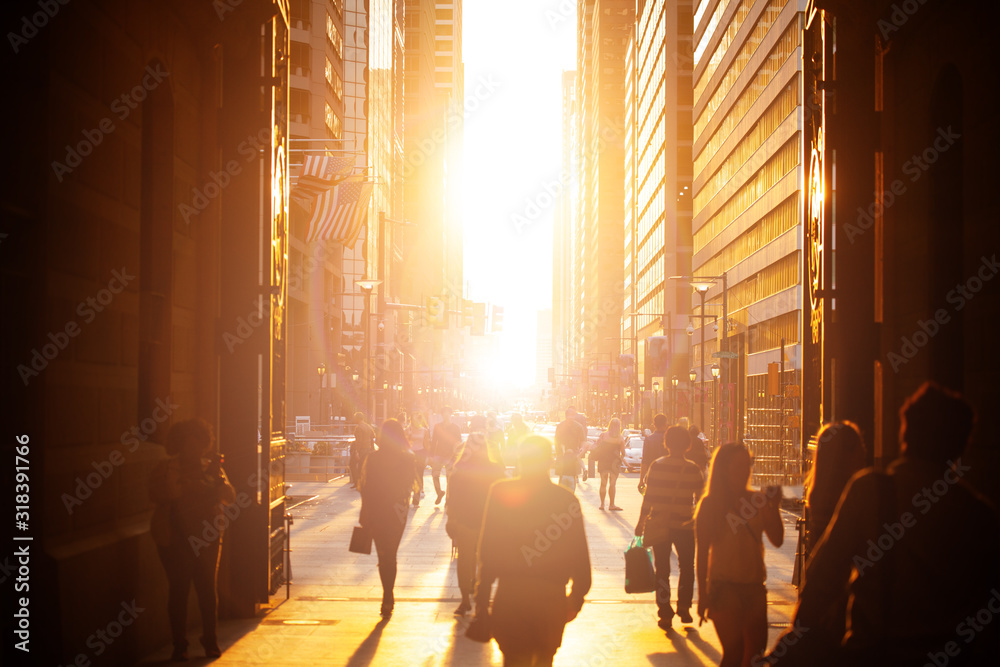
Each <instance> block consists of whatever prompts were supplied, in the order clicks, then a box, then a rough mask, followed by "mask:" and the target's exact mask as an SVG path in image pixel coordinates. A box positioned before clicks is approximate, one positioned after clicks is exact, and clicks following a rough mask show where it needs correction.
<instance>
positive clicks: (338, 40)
mask: <svg viewBox="0 0 1000 667" xmlns="http://www.w3.org/2000/svg"><path fill="white" fill-rule="evenodd" d="M326 38H327V40H328V41H329V42H330V45H331V46H332V47H333V52H334V53H336V54H337V57H338V58H340V59H341V60H343V59H344V38H343V36H341V34H340V28H338V27H337V24H336V23H334V21H333V17H332V16H330V15H329V14H327V15H326Z"/></svg>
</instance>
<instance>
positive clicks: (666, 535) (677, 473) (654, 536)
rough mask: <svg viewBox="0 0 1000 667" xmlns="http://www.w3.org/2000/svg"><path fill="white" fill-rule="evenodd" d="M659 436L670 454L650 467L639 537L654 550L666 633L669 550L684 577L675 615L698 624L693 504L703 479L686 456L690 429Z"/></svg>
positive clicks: (637, 527) (668, 621) (669, 610)
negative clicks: (694, 605) (693, 607)
mask: <svg viewBox="0 0 1000 667" xmlns="http://www.w3.org/2000/svg"><path fill="white" fill-rule="evenodd" d="M657 417H663V421H662V423H663V425H664V426H666V423H667V418H666V416H665V415H657ZM654 423H656V420H655V419H654ZM657 426H658V427H659V424H657ZM660 432H661V433H662V434H663V435H664V436H665V437H664V443H665V451H666V452H667V453H666V455H665V456H661V457H659V458H657V459H656V460H654V461H652V462H651V463H650V466H649V470H648V472H647V474H646V477H645V482H646V492H645V494H644V495H643V497H642V508H641V509H640V510H639V521H638V522H637V523H636V524H635V534H636V535H642V536H643V541H642V544H643V546H647V547H653V564H654V566H655V568H656V611H657V615H658V617H659V623H658V625H659V626H660V628H661V629H663V630H669V629H670V625H671V622H672V621H673V618H674V613H675V610H674V609H673V608H672V607H671V606H670V551H671V548H673V549H676V550H677V570H678V572H679V575H680V581H678V585H677V608H676V614H677V616H678V617H680V619H681V622H682V623H691V622H692V621H693V620H694V619H693V618H692V617H691V603H692V601H693V600H694V506H695V503H696V502H697V501H698V498H700V497H701V492H702V488H703V487H704V486H705V477H704V475H702V474H701V469H699V468H698V466H696V465H695V464H694V463H692V462H691V461H689V460H687V459H686V458H684V452H685V451H686V450H687V447H688V445H689V444H690V440H689V438H688V433H687V431H685V430H684V429H683V428H681V427H680V426H671V427H670V428H669V429H666V430H665V431H660ZM654 435H655V433H654ZM651 437H652V436H651ZM645 462H646V461H645V455H643V463H645Z"/></svg>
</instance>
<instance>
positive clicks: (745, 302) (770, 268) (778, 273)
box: [707, 250, 802, 326]
mask: <svg viewBox="0 0 1000 667" xmlns="http://www.w3.org/2000/svg"><path fill="white" fill-rule="evenodd" d="M801 272H802V255H801V253H800V252H799V251H798V250H796V251H795V252H793V253H790V254H788V255H785V256H784V257H782V258H781V259H779V260H778V261H777V262H774V263H773V264H768V265H767V266H765V267H764V268H763V269H761V270H760V271H758V272H757V273H755V274H753V275H752V276H750V277H749V278H747V279H746V280H741V281H740V282H738V283H737V284H735V285H732V286H730V287H729V290H728V292H727V293H726V298H727V299H728V300H729V304H728V305H729V316H730V317H731V318H732V319H733V320H735V321H736V322H737V323H738V324H742V325H743V326H750V325H751V324H753V323H752V322H750V321H749V319H750V317H749V310H748V309H749V308H750V306H752V305H753V304H755V303H758V302H760V301H763V300H764V299H767V298H768V297H771V296H774V295H775V294H778V293H779V292H783V291H784V290H786V289H789V288H791V287H795V286H796V285H798V284H799V276H800V275H801ZM707 305H709V306H712V307H715V311H716V312H722V294H721V292H720V293H719V294H717V295H716V296H714V297H712V298H711V299H709V300H708V302H707Z"/></svg>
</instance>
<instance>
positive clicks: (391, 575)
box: [360, 419, 416, 617]
mask: <svg viewBox="0 0 1000 667" xmlns="http://www.w3.org/2000/svg"><path fill="white" fill-rule="evenodd" d="M415 479H416V474H415V463H414V457H413V452H411V451H410V446H409V443H408V442H407V441H406V432H405V431H404V430H403V426H402V425H401V424H400V423H399V422H398V421H396V420H395V419H387V420H386V421H385V422H383V423H382V428H381V429H379V434H378V450H376V451H374V452H372V453H371V454H370V455H368V457H367V458H365V461H364V465H363V467H362V471H361V517H360V523H361V526H362V527H363V528H367V529H368V530H369V531H370V532H371V534H372V539H373V541H374V542H375V551H376V553H377V554H378V574H379V578H380V579H381V581H382V608H381V610H380V612H379V613H380V614H381V615H382V616H383V617H388V616H391V615H392V610H393V607H394V606H395V602H396V599H395V596H394V595H393V588H394V586H395V584H396V552H397V550H398V549H399V543H400V541H401V540H402V539H403V530H404V528H406V517H407V515H408V514H409V512H407V511H406V510H407V509H408V508H409V504H410V494H411V493H412V492H413V485H414V482H415Z"/></svg>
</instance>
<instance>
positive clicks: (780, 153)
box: [693, 132, 802, 253]
mask: <svg viewBox="0 0 1000 667" xmlns="http://www.w3.org/2000/svg"><path fill="white" fill-rule="evenodd" d="M799 135H800V133H799V132H796V133H795V134H794V135H793V136H792V138H791V139H789V140H788V141H786V142H785V144H784V145H783V146H782V147H781V148H779V149H778V150H777V151H775V153H774V155H773V156H772V157H771V159H769V160H768V161H767V163H766V164H765V165H764V166H763V167H761V168H760V170H759V171H757V173H755V174H754V175H753V176H751V177H750V178H748V179H747V182H746V183H744V184H743V187H741V188H740V189H739V190H737V192H736V194H734V195H733V196H732V197H730V198H729V200H728V201H727V202H726V203H725V204H723V205H722V207H720V208H719V210H718V211H716V213H715V215H713V216H712V217H711V218H709V219H708V221H707V222H705V224H703V225H702V226H701V227H700V228H699V229H698V230H697V231H696V232H695V233H694V237H693V240H694V252H695V253H697V252H699V251H701V249H702V248H704V247H705V246H706V245H707V244H708V242H709V241H711V240H712V239H714V238H715V237H716V236H717V235H718V234H719V233H720V232H721V231H722V230H723V229H725V228H726V227H728V226H729V225H730V224H731V223H732V222H733V221H734V220H735V219H736V218H738V217H739V216H740V215H742V213H743V212H744V211H746V210H747V209H748V208H749V207H750V205H751V204H753V203H754V202H755V201H757V200H758V199H760V198H761V197H762V196H764V193H766V192H767V191H768V190H770V189H771V188H772V187H773V186H774V184H775V183H777V182H778V181H779V180H781V179H782V178H783V177H784V176H785V174H787V173H789V172H790V171H792V170H793V169H795V168H796V167H797V166H798V165H799V163H800V161H801V157H802V156H801V155H800V150H799Z"/></svg>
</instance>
